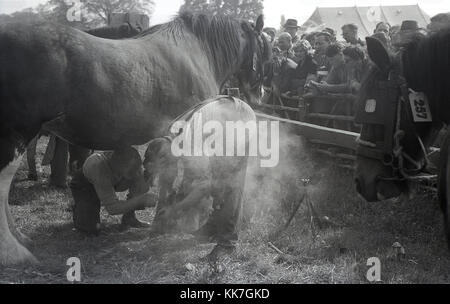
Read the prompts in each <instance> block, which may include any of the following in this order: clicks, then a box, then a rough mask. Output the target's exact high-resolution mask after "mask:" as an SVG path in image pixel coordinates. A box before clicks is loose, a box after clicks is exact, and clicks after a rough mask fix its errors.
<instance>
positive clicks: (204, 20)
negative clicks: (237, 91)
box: [135, 12, 252, 68]
mask: <svg viewBox="0 0 450 304" xmlns="http://www.w3.org/2000/svg"><path fill="white" fill-rule="evenodd" d="M242 29H243V30H244V31H245V32H247V33H250V31H251V29H252V27H251V25H250V23H248V22H246V21H241V20H236V19H233V18H231V17H229V16H224V15H214V16H213V15H205V14H194V13H191V12H181V13H180V14H179V15H178V16H177V17H175V18H174V19H173V20H172V21H170V22H168V23H164V24H158V25H155V26H153V27H151V28H149V29H147V30H145V31H143V32H141V33H140V34H139V35H137V36H136V37H135V38H142V37H152V36H154V35H160V34H165V35H168V36H169V37H172V38H173V39H174V40H175V41H177V42H180V41H181V40H183V39H184V40H185V39H189V37H186V36H185V35H186V33H192V34H194V36H196V37H197V38H198V40H199V41H200V42H202V43H203V46H204V47H205V49H206V50H207V51H208V52H210V53H211V56H212V58H214V59H215V60H216V61H218V63H219V66H220V67H230V66H233V65H235V64H236V62H237V61H238V60H239V54H240V40H239V31H240V30H242ZM248 51H250V50H248ZM216 68H217V67H216Z"/></svg>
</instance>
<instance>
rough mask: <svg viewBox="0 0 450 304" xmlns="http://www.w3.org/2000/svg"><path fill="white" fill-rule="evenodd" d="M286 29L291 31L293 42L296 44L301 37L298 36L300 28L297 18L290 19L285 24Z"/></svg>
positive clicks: (288, 31)
mask: <svg viewBox="0 0 450 304" xmlns="http://www.w3.org/2000/svg"><path fill="white" fill-rule="evenodd" d="M283 27H284V31H285V32H286V33H289V34H290V35H291V37H292V43H293V44H295V43H296V42H297V41H298V40H299V39H300V38H299V37H298V36H297V31H298V29H299V28H300V27H299V26H298V22H297V20H296V19H288V20H287V21H286V23H285V24H284V26H283Z"/></svg>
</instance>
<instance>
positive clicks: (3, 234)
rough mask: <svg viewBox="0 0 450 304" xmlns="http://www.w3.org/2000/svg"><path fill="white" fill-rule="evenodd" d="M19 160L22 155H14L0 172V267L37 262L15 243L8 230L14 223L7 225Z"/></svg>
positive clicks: (20, 245)
mask: <svg viewBox="0 0 450 304" xmlns="http://www.w3.org/2000/svg"><path fill="white" fill-rule="evenodd" d="M21 160H22V155H17V154H16V155H15V157H14V159H13V161H12V162H10V163H9V164H8V165H6V167H4V168H3V169H1V170H0V265H12V264H19V263H36V262H37V260H36V258H35V257H34V256H33V254H31V252H30V251H28V249H27V248H25V247H24V246H23V245H22V244H20V243H19V242H18V241H17V239H16V237H15V236H14V235H13V233H12V232H11V230H10V229H9V225H11V227H14V223H12V222H11V223H8V213H9V210H7V208H8V206H7V205H8V197H9V189H10V186H11V181H12V179H13V177H14V174H15V173H16V171H17V168H18V167H19V165H20V162H21ZM13 230H15V229H14V228H13Z"/></svg>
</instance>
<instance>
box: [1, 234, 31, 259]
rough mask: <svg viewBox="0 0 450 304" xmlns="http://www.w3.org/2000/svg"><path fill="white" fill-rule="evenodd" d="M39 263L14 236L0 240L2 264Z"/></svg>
mask: <svg viewBox="0 0 450 304" xmlns="http://www.w3.org/2000/svg"><path fill="white" fill-rule="evenodd" d="M18 264H27V265H37V264H39V261H38V260H37V259H36V258H35V257H34V255H33V254H32V253H31V252H30V251H29V250H28V249H27V248H25V247H24V246H23V245H22V244H20V243H19V242H18V241H17V240H16V239H14V238H13V237H9V238H7V239H6V240H2V241H1V242H0V265H18Z"/></svg>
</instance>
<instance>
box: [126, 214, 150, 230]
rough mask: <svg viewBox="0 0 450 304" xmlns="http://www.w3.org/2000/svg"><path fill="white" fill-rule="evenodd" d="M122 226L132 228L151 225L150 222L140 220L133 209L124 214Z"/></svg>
mask: <svg viewBox="0 0 450 304" xmlns="http://www.w3.org/2000/svg"><path fill="white" fill-rule="evenodd" d="M122 226H124V227H132V228H148V227H150V223H147V222H141V221H139V220H138V219H137V218H136V213H135V212H134V210H133V211H130V212H127V213H125V214H124V215H122Z"/></svg>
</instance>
